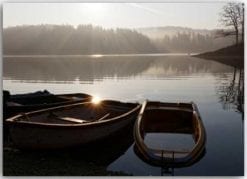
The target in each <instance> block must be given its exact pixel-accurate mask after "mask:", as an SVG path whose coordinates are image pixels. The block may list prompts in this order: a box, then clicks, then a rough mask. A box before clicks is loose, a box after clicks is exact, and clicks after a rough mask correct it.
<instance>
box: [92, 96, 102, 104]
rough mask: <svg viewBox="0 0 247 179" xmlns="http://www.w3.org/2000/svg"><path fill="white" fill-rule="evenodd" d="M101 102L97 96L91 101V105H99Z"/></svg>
mask: <svg viewBox="0 0 247 179" xmlns="http://www.w3.org/2000/svg"><path fill="white" fill-rule="evenodd" d="M100 102H101V99H100V97H99V96H94V97H93V99H92V103H94V104H99V103H100Z"/></svg>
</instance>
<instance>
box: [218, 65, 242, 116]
mask: <svg viewBox="0 0 247 179" xmlns="http://www.w3.org/2000/svg"><path fill="white" fill-rule="evenodd" d="M217 81H218V82H217V83H218V85H217V95H218V96H219V102H220V103H221V104H222V107H223V109H225V110H229V109H235V110H236V111H238V112H240V113H242V114H244V70H243V69H238V68H236V67H233V70H232V72H231V73H229V74H228V76H223V77H222V76H221V77H220V78H218V79H217ZM242 119H243V115H242Z"/></svg>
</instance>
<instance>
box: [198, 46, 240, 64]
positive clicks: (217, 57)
mask: <svg viewBox="0 0 247 179" xmlns="http://www.w3.org/2000/svg"><path fill="white" fill-rule="evenodd" d="M194 57H199V58H203V59H209V60H214V61H218V62H221V63H224V64H226V65H230V66H234V67H238V68H243V67H244V44H243V43H242V44H239V45H232V46H228V47H225V48H222V49H219V50H216V51H212V52H206V53H201V54H198V55H194Z"/></svg>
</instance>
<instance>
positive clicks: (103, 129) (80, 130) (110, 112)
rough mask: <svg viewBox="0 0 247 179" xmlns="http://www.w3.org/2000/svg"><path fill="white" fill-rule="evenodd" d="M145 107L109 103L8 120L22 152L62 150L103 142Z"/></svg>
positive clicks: (89, 103) (70, 107)
mask: <svg viewBox="0 0 247 179" xmlns="http://www.w3.org/2000/svg"><path fill="white" fill-rule="evenodd" d="M140 107H141V105H140V104H136V103H122V102H118V101H109V100H105V101H102V102H100V103H99V104H94V103H92V102H84V103H76V104H70V105H65V106H59V107H53V108H48V109H42V110H38V111H33V112H28V113H24V114H19V115H16V116H14V117H11V118H8V119H7V120H6V122H7V124H8V126H9V131H10V137H11V139H12V141H13V143H14V144H15V146H16V147H17V148H20V149H59V148H66V147H74V146H78V145H82V144H87V143H90V142H94V141H96V140H99V139H103V138H104V137H107V136H109V135H112V134H114V133H115V132H118V131H119V130H121V129H122V128H124V127H125V126H127V125H129V124H130V123H131V122H133V120H135V119H136V117H137V115H138V111H139V109H140Z"/></svg>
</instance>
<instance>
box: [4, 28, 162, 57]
mask: <svg viewBox="0 0 247 179" xmlns="http://www.w3.org/2000/svg"><path fill="white" fill-rule="evenodd" d="M3 49H4V54H98V53H103V54H111V53H157V52H159V51H158V50H157V48H156V47H155V46H154V45H153V44H152V43H151V41H150V39H149V38H147V37H146V36H144V35H142V34H140V33H138V32H136V31H134V30H129V29H116V30H113V29H103V28H102V27H94V26H92V25H79V26H78V27H77V28H74V27H73V26H71V25H36V26H33V25H32V26H16V27H9V28H6V29H4V30H3Z"/></svg>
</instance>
